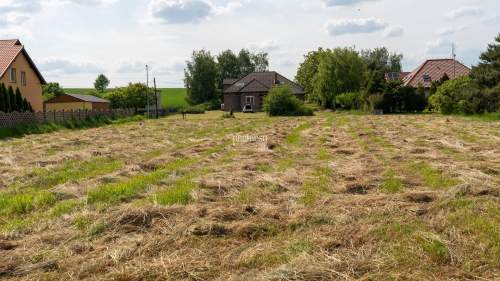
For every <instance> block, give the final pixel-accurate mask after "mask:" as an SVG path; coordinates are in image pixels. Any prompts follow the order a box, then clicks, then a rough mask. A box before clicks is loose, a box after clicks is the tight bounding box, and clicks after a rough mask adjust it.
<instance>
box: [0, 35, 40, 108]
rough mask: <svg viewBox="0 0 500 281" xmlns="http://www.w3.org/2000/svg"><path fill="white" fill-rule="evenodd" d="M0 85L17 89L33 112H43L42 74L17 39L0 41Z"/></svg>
mask: <svg viewBox="0 0 500 281" xmlns="http://www.w3.org/2000/svg"><path fill="white" fill-rule="evenodd" d="M0 83H3V84H5V86H6V87H9V86H12V88H14V89H16V88H19V90H20V91H21V94H22V96H23V97H24V98H26V100H27V101H28V102H29V103H30V104H31V107H33V110H35V111H43V98H42V85H44V84H46V82H45V79H44V78H43V76H42V74H41V73H40V71H39V70H38V68H37V67H36V66H35V63H34V62H33V60H32V59H31V58H30V56H29V55H28V52H26V49H25V48H24V46H23V45H22V44H21V42H20V41H19V40H17V39H14V40H0Z"/></svg>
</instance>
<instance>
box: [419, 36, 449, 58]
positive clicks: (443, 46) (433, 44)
mask: <svg viewBox="0 0 500 281" xmlns="http://www.w3.org/2000/svg"><path fill="white" fill-rule="evenodd" d="M452 45H453V42H451V41H450V40H448V39H443V38H438V39H436V40H434V41H429V42H427V43H426V45H425V52H426V53H427V54H431V55H444V54H451V48H452Z"/></svg>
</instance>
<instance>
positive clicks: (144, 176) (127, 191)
mask: <svg viewBox="0 0 500 281" xmlns="http://www.w3.org/2000/svg"><path fill="white" fill-rule="evenodd" d="M194 162H195V159H188V158H181V159H177V160H174V161H172V162H169V163H167V164H166V165H165V166H163V167H161V168H159V169H157V170H155V171H153V172H149V173H141V174H138V175H135V176H132V177H131V178H129V179H127V180H125V181H123V182H119V183H110V184H104V185H101V186H98V187H96V188H94V189H92V190H90V191H89V192H88V193H87V201H88V202H89V203H91V204H94V203H105V204H113V203H118V202H123V201H126V200H129V199H131V198H134V197H137V196H138V195H139V193H141V192H143V191H144V190H146V189H147V188H148V187H151V186H152V185H155V184H158V183H159V182H160V181H162V180H163V179H164V178H166V177H168V176H169V175H171V174H172V173H173V172H176V171H179V170H181V169H183V168H186V167H187V166H189V165H190V164H192V163H194Z"/></svg>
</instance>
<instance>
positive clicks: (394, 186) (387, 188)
mask: <svg viewBox="0 0 500 281" xmlns="http://www.w3.org/2000/svg"><path fill="white" fill-rule="evenodd" d="M403 189H404V185H403V182H402V181H401V180H400V179H399V178H397V177H396V172H394V171H393V170H389V171H388V172H387V173H386V174H385V178H384V182H383V183H382V185H381V186H380V190H381V191H382V192H384V193H390V194H391V193H399V192H401V191H403Z"/></svg>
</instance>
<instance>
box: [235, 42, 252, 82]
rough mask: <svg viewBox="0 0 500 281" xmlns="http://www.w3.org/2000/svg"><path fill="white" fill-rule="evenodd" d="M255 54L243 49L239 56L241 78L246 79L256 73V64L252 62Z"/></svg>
mask: <svg viewBox="0 0 500 281" xmlns="http://www.w3.org/2000/svg"><path fill="white" fill-rule="evenodd" d="M252 57H253V54H252V53H250V51H248V50H247V49H242V50H241V51H240V53H239V54H238V60H239V62H240V77H245V76H247V75H248V74H250V73H252V72H254V71H255V64H254V63H253V60H252Z"/></svg>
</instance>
